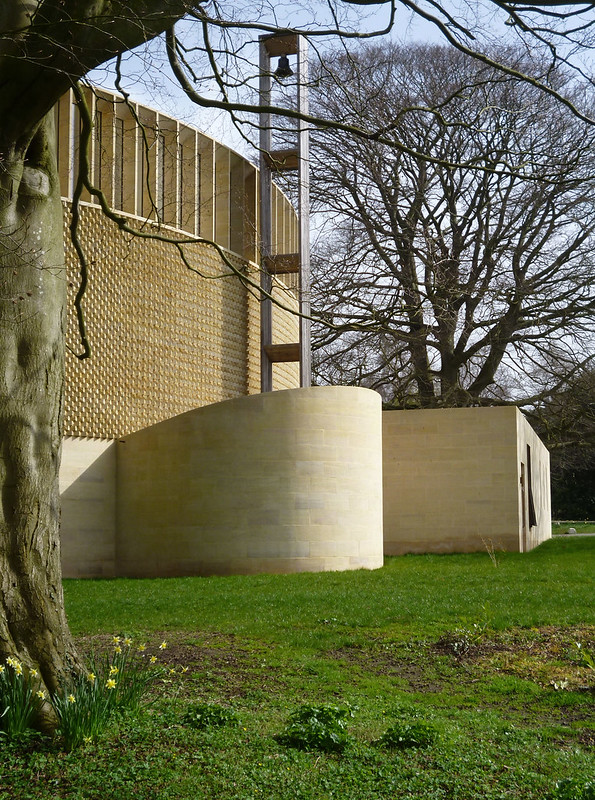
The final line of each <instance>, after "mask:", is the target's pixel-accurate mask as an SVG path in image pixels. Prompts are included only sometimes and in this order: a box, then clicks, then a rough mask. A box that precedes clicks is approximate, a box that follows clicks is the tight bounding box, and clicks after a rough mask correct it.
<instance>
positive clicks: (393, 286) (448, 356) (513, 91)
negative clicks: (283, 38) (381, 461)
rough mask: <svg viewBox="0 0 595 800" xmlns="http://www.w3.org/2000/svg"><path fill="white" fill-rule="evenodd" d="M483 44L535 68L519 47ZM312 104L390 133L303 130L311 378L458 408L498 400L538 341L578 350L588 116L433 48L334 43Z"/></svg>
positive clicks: (583, 340)
mask: <svg viewBox="0 0 595 800" xmlns="http://www.w3.org/2000/svg"><path fill="white" fill-rule="evenodd" d="M493 58H494V60H497V61H499V62H500V63H503V64H506V65H508V66H509V67H510V68H511V69H512V70H514V71H517V72H522V73H527V72H530V71H531V70H532V67H533V64H532V62H531V60H530V59H528V57H527V56H526V55H523V54H521V53H519V51H518V50H517V49H508V50H500V51H499V52H498V53H496V54H493ZM549 80H550V85H552V86H554V87H555V88H556V91H559V90H564V91H565V92H566V95H567V96H568V97H570V98H572V100H573V101H574V102H576V103H577V104H580V105H581V106H582V107H583V108H585V109H587V108H588V102H587V101H586V99H585V97H584V87H583V86H573V87H568V86H565V82H566V80H567V79H566V77H565V75H564V73H563V72H561V71H558V72H557V73H556V74H552V75H550V76H549ZM315 107H316V110H317V111H320V113H321V114H322V113H324V114H327V115H329V116H332V117H334V116H337V117H339V118H341V119H342V120H344V121H350V120H355V119H357V120H362V119H363V120H370V121H372V120H374V122H375V124H376V125H377V126H378V127H380V128H382V129H383V131H384V133H383V137H384V138H385V139H386V138H388V137H390V136H394V143H393V144H392V146H391V145H390V144H386V143H384V142H383V143H379V142H377V141H373V140H368V141H365V140H362V139H357V138H354V137H346V136H343V137H342V139H341V142H340V143H339V142H338V140H337V137H336V135H335V134H334V132H332V131H326V132H322V133H320V132H318V133H316V134H315V136H314V142H315V144H314V146H313V154H314V156H313V157H314V159H315V167H314V170H315V174H316V176H317V179H316V182H315V186H314V193H315V197H316V200H317V210H319V212H320V214H321V215H322V216H323V217H325V218H326V220H327V224H326V225H325V226H324V227H323V231H324V235H322V236H321V237H320V238H321V242H320V245H319V247H318V248H317V258H316V261H315V263H316V272H315V292H316V298H315V305H316V304H317V305H318V306H319V307H320V308H322V309H323V311H324V313H323V321H324V323H326V324H323V325H319V326H318V328H317V333H316V337H315V344H316V346H317V347H318V354H317V372H318V377H319V379H320V380H323V381H324V380H330V381H336V380H337V379H338V378H342V379H343V381H346V382H348V383H359V384H364V385H368V386H371V387H374V388H377V389H379V390H380V391H381V392H382V393H383V395H384V396H385V399H386V400H387V401H389V402H392V403H394V404H395V405H397V406H407V405H415V406H420V407H431V406H437V405H448V406H457V405H469V404H478V403H484V402H493V401H494V400H499V399H504V398H505V397H507V396H508V391H507V390H508V389H509V387H508V386H507V385H506V381H507V379H508V376H507V375H506V373H505V368H507V367H508V369H509V370H511V369H512V370H517V371H519V372H520V373H522V374H524V375H525V376H527V375H528V374H529V373H530V372H532V371H533V370H534V368H535V366H536V365H537V364H541V363H543V361H544V359H546V358H547V355H548V352H549V350H550V348H551V347H552V343H555V345H556V347H557V348H558V349H563V348H564V347H566V349H567V351H568V357H569V358H570V359H571V360H573V361H575V362H576V360H577V359H579V358H580V357H585V356H586V355H587V354H588V351H589V349H590V348H591V349H592V341H591V337H590V331H591V318H592V314H593V310H594V308H595V292H594V291H593V280H592V276H593V270H594V266H595V264H594V259H593V246H594V244H595V203H594V202H593V196H594V191H595V174H594V173H593V168H592V165H593V160H594V158H595V130H594V129H593V128H592V127H591V126H590V125H589V124H587V123H585V122H583V121H582V120H580V119H577V118H576V117H572V116H571V115H569V114H567V113H566V112H565V111H564V110H563V109H562V108H561V107H560V105H559V104H558V103H557V102H556V101H554V100H553V99H551V98H549V97H548V96H546V95H544V94H543V93H542V92H541V91H539V90H538V89H536V88H535V87H534V86H532V85H531V84H529V83H527V82H526V81H523V80H520V79H518V78H516V77H514V76H512V75H510V74H508V75H507V74H503V73H501V72H498V71H495V70H494V69H493V68H492V67H491V66H486V65H484V64H481V63H478V62H477V61H474V60H472V59H470V58H468V57H467V56H466V55H464V54H462V53H460V52H457V51H455V50H452V49H447V48H445V47H442V46H421V45H420V46H409V47H403V48H401V47H398V46H390V47H387V46H385V47H383V48H382V49H380V48H377V47H371V48H366V49H360V50H358V51H357V52H354V53H350V54H348V55H345V54H340V55H338V56H337V57H336V58H335V60H334V61H333V62H332V64H329V66H328V71H327V74H326V75H324V74H323V75H322V76H321V79H320V91H319V92H318V95H317V98H316V101H315ZM558 363H560V359H559V361H558ZM558 377H559V376H558ZM525 383H528V380H526V381H525ZM529 394H531V392H529ZM516 400H517V401H520V402H522V401H526V400H527V397H526V396H519V395H518V394H516Z"/></svg>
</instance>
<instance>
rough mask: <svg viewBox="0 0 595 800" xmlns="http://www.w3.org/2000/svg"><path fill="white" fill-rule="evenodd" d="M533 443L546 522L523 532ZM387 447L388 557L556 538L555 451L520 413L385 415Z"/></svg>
mask: <svg viewBox="0 0 595 800" xmlns="http://www.w3.org/2000/svg"><path fill="white" fill-rule="evenodd" d="M527 444H529V445H530V446H531V456H532V493H533V498H534V502H535V506H536V515H537V523H538V524H537V525H536V526H531V527H529V528H528V529H527V531H526V533H525V534H524V535H523V527H522V526H523V513H525V516H527V511H525V512H523V506H522V502H521V501H522V494H523V493H522V490H521V486H520V479H521V470H522V469H523V468H522V467H521V463H522V461H523V460H526V447H527ZM383 449H384V459H383V463H384V539H385V550H384V552H385V554H386V555H398V554H401V553H429V552H433V553H450V552H453V553H454V552H457V553H462V552H472V551H475V550H482V549H485V547H486V543H487V545H488V546H494V547H496V548H502V549H505V550H512V551H518V550H523V549H531V548H532V547H535V546H536V545H537V544H539V543H540V542H541V541H543V540H544V539H546V538H549V536H550V535H551V527H550V506H549V477H548V476H549V459H548V454H547V451H546V450H545V448H544V447H543V445H542V444H541V442H540V441H539V439H538V438H537V436H536V435H535V434H534V433H533V431H532V430H531V428H530V426H529V425H528V423H527V422H526V421H525V419H524V417H523V416H522V414H521V413H520V412H519V411H518V409H516V408H514V407H511V406H510V407H502V408H463V409H437V410H423V411H422V410H419V411H385V412H383ZM524 469H525V470H526V467H525V468H524ZM527 496H528V492H527V491H525V508H527V504H528V499H527ZM523 536H524V538H523Z"/></svg>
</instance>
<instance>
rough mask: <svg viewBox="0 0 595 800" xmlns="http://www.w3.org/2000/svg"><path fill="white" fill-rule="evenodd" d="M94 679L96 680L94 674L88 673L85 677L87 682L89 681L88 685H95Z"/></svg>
mask: <svg viewBox="0 0 595 800" xmlns="http://www.w3.org/2000/svg"><path fill="white" fill-rule="evenodd" d="M96 678H97V675H96V674H95V673H94V672H90V673H89V674H88V675H87V680H88V681H89V683H95V679H96Z"/></svg>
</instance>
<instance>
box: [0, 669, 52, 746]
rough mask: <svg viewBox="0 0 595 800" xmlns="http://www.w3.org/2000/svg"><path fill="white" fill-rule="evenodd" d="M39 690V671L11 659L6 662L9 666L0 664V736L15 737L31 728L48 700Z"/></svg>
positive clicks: (41, 690)
mask: <svg viewBox="0 0 595 800" xmlns="http://www.w3.org/2000/svg"><path fill="white" fill-rule="evenodd" d="M35 687H37V688H35ZM39 687H40V683H39V674H38V672H37V670H35V669H30V670H28V671H27V670H25V669H24V668H23V665H22V664H21V662H20V661H18V660H17V659H16V658H12V657H9V658H7V659H6V665H4V664H0V733H2V734H3V735H4V736H7V737H9V738H14V737H17V736H22V735H23V734H25V733H26V732H27V731H28V730H30V729H31V726H32V723H33V720H34V719H35V716H36V714H37V712H38V711H39V709H40V707H41V704H42V703H43V702H44V700H45V692H44V691H43V689H41V688H39Z"/></svg>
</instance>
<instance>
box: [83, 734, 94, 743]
mask: <svg viewBox="0 0 595 800" xmlns="http://www.w3.org/2000/svg"><path fill="white" fill-rule="evenodd" d="M92 741H93V739H92V737H91V736H83V743H84V744H91V742H92Z"/></svg>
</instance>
